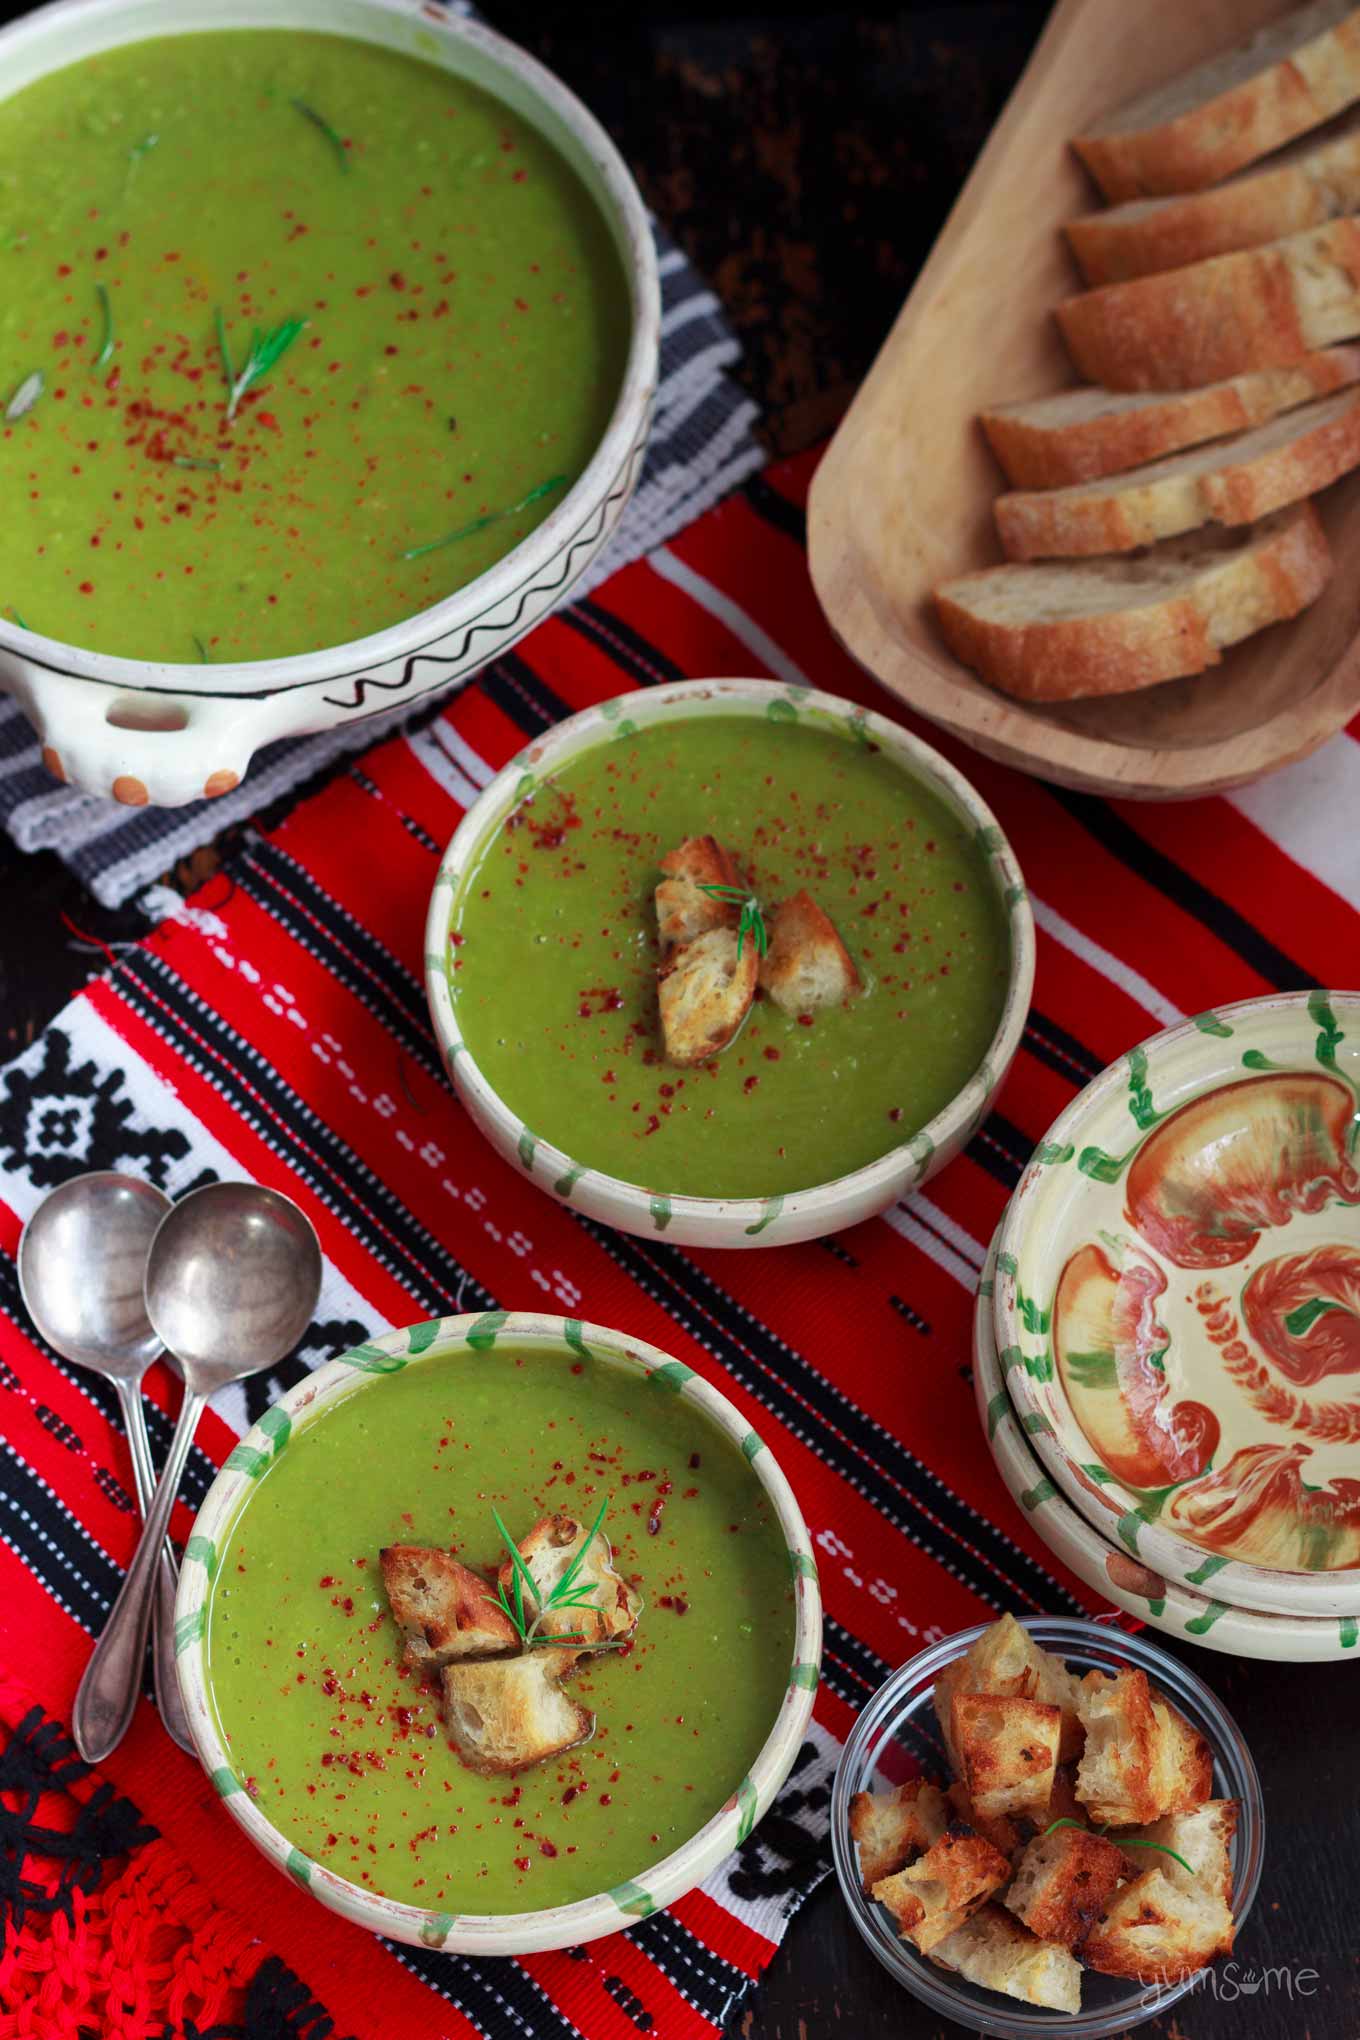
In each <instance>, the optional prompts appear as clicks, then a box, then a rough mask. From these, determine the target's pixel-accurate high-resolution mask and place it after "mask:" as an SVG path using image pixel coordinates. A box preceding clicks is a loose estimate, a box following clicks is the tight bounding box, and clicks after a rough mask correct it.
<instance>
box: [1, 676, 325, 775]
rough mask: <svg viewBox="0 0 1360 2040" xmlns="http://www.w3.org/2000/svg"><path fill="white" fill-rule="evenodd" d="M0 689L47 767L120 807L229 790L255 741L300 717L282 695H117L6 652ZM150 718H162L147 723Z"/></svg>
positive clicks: (290, 698)
mask: <svg viewBox="0 0 1360 2040" xmlns="http://www.w3.org/2000/svg"><path fill="white" fill-rule="evenodd" d="M0 687H2V688H3V689H4V690H5V691H6V692H8V693H10V694H13V695H14V697H15V699H16V700H17V701H18V702H19V704H20V706H21V707H22V708H23V710H24V713H25V714H26V715H27V717H28V719H29V721H30V722H31V723H32V724H33V727H34V728H35V729H36V731H37V732H38V736H39V739H40V741H41V743H42V747H43V762H44V764H45V765H46V766H47V768H48V770H49V772H52V773H54V774H55V776H56V777H57V778H58V779H62V780H64V781H65V782H66V784H67V785H68V786H77V787H79V788H80V789H81V791H82V792H84V793H98V794H103V795H105V796H106V797H107V798H110V799H113V800H117V801H122V802H123V803H124V804H125V805H126V806H128V807H146V806H148V805H150V806H155V807H182V806H183V805H184V804H185V803H186V802H187V801H191V800H204V799H207V800H211V799H213V798H214V797H215V796H216V795H218V794H223V793H230V792H231V790H232V788H233V787H235V786H237V785H239V784H240V782H241V780H242V779H243V778H244V777H245V774H246V768H247V766H248V765H249V764H250V759H251V755H252V753H253V752H254V751H255V749H256V748H257V746H259V745H260V744H263V743H268V742H270V741H271V740H272V739H273V738H274V737H277V736H282V735H284V734H285V733H286V732H287V731H288V730H290V729H292V728H295V727H297V726H298V723H299V721H300V720H305V716H304V715H303V714H302V713H300V712H301V711H302V708H303V705H302V703H301V702H300V701H298V700H296V699H295V698H293V696H292V695H291V693H284V694H280V695H277V696H274V697H271V698H270V699H268V700H264V701H259V700H245V699H236V700H232V699H224V698H222V697H220V696H219V697H216V698H210V697H208V696H205V695H201V694H152V693H148V692H145V691H143V692H140V693H135V694H134V693H129V694H123V693H120V692H119V690H118V689H117V688H115V687H105V686H103V685H102V684H101V683H100V682H99V681H95V680H80V679H76V678H75V677H74V676H73V675H71V674H69V673H54V672H51V671H49V670H47V669H46V668H40V667H37V666H31V665H29V663H28V662H27V660H25V659H21V658H16V657H15V656H14V655H13V654H12V653H9V654H6V655H5V656H3V657H2V658H0ZM302 691H303V692H305V690H302ZM152 721H154V722H157V723H159V724H161V725H163V726H162V727H158V728H157V727H148V726H147V725H148V723H149V722H152Z"/></svg>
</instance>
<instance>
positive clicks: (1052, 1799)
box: [1044, 1731, 1088, 1827]
mask: <svg viewBox="0 0 1360 2040" xmlns="http://www.w3.org/2000/svg"><path fill="white" fill-rule="evenodd" d="M1083 1733H1084V1731H1083ZM1087 1818H1088V1815H1087V1812H1086V1808H1085V1807H1084V1806H1083V1805H1082V1803H1081V1801H1080V1800H1079V1799H1078V1797H1077V1768H1076V1765H1075V1764H1059V1766H1058V1768H1057V1770H1056V1771H1055V1772H1054V1773H1053V1790H1052V1793H1051V1794H1050V1795H1049V1801H1048V1813H1047V1815H1046V1816H1045V1819H1044V1826H1045V1827H1047V1826H1048V1823H1049V1821H1051V1820H1079V1821H1082V1822H1085V1821H1086V1820H1087Z"/></svg>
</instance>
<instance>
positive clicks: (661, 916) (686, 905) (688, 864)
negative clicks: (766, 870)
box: [655, 836, 741, 956]
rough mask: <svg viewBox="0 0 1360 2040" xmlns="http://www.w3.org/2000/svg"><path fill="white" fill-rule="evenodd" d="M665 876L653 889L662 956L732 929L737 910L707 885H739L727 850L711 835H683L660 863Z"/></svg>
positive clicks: (735, 868) (735, 922) (735, 870)
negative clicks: (714, 931) (720, 930)
mask: <svg viewBox="0 0 1360 2040" xmlns="http://www.w3.org/2000/svg"><path fill="white" fill-rule="evenodd" d="M661 869H662V870H663V871H664V872H665V874H666V876H665V877H664V878H663V879H662V880H661V883H660V884H659V885H658V886H657V888H656V895H655V897H656V928H657V934H658V936H659V937H660V940H661V954H662V955H663V956H669V955H670V953H671V951H672V950H673V949H678V948H680V947H681V946H682V945H683V944H684V943H686V942H692V941H693V940H694V938H695V937H696V936H697V935H705V934H707V933H708V931H709V929H710V928H729V927H730V928H735V927H736V925H737V909H736V906H735V904H734V903H733V902H732V901H731V900H723V899H715V898H714V897H713V895H712V894H711V893H707V892H705V891H704V890H703V888H704V887H705V886H706V885H725V886H736V885H739V884H740V883H741V880H740V878H739V876H738V873H737V867H736V865H735V864H734V863H733V861H732V858H731V856H730V854H729V853H728V851H726V850H725V849H724V848H723V846H722V844H721V843H719V842H718V841H717V840H716V838H715V837H713V836H686V838H685V840H684V842H683V843H680V844H678V845H677V846H676V848H675V849H674V850H668V851H667V852H666V855H665V856H664V857H663V858H662V860H661Z"/></svg>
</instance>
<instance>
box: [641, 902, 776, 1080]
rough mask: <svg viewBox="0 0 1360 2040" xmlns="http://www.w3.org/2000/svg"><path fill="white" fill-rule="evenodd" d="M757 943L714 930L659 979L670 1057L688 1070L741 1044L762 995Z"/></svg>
mask: <svg viewBox="0 0 1360 2040" xmlns="http://www.w3.org/2000/svg"><path fill="white" fill-rule="evenodd" d="M758 965H759V958H758V956H757V953H756V945H755V942H754V940H753V939H750V938H748V939H747V940H746V941H745V943H743V942H742V941H741V939H740V937H739V936H738V934H737V931H736V929H734V928H710V929H709V930H708V932H707V933H706V934H704V935H696V936H695V938H694V940H693V941H692V942H686V943H684V944H682V946H681V947H680V948H679V949H678V950H675V951H674V952H673V953H672V955H671V956H670V958H669V959H668V960H667V961H666V962H665V963H663V964H662V966H661V968H660V969H659V970H658V972H657V974H656V996H657V1003H658V1006H659V1007H660V1011H661V1032H662V1037H663V1039H664V1041H665V1044H666V1054H667V1056H668V1057H669V1059H670V1060H671V1062H673V1063H679V1064H680V1065H681V1067H682V1068H688V1067H689V1066H690V1065H691V1064H694V1063H702V1062H709V1061H711V1059H712V1058H713V1057H714V1056H715V1055H721V1054H722V1052H723V1050H724V1049H725V1048H729V1047H730V1046H731V1044H732V1043H733V1042H734V1041H735V1040H736V1038H737V1036H738V1034H739V1033H740V1032H741V1029H742V1026H743V1025H744V1023H745V1020H746V1015H747V1014H748V1013H749V1012H750V1010H751V1001H752V1000H753V999H754V997H755V995H756V970H757V968H758Z"/></svg>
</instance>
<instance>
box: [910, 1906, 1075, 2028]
mask: <svg viewBox="0 0 1360 2040" xmlns="http://www.w3.org/2000/svg"><path fill="white" fill-rule="evenodd" d="M930 1959H931V1961H932V1962H937V1963H938V1964H939V1965H940V1967H941V1968H942V1969H952V1970H953V1971H954V1972H955V1974H956V1975H958V1976H961V1977H963V1978H964V1980H965V1982H967V1983H976V1984H978V1985H980V1986H981V1988H982V1989H983V1990H999V1991H1002V1992H1003V1993H1004V1994H1005V1996H1007V1997H1012V1998H1019V2000H1020V2002H1021V2003H1022V2004H1026V2005H1043V2006H1045V2007H1046V2008H1047V2009H1048V2010H1049V2011H1052V2012H1077V2011H1080V2010H1081V1965H1080V1964H1079V1963H1078V1962H1076V1961H1074V1959H1073V1958H1072V1956H1071V1955H1069V1954H1068V1952H1067V1950H1066V1948H1063V1947H1061V1946H1059V1945H1058V1943H1057V1942H1054V1941H1041V1940H1037V1939H1036V1938H1035V1936H1034V1935H1033V1934H1031V1933H1029V1932H1028V1931H1027V1930H1026V1929H1025V1928H1024V1927H1022V1926H1021V1925H1020V1923H1019V1921H1018V1920H1013V1919H1012V1918H1011V1916H1010V1914H1009V1913H1008V1912H1003V1911H1002V1909H1001V1907H1000V1906H999V1905H984V1906H983V1907H982V1908H981V1909H980V1911H978V1912H975V1913H974V1914H973V1916H972V1918H971V1919H969V1920H965V1921H964V1924H963V1925H962V1926H961V1927H956V1928H955V1930H954V1932H953V1933H952V1934H950V1935H948V1936H947V1938H946V1939H945V1940H943V1941H937V1942H936V1944H935V1946H934V1947H933V1948H932V1949H931V1951H930Z"/></svg>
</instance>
